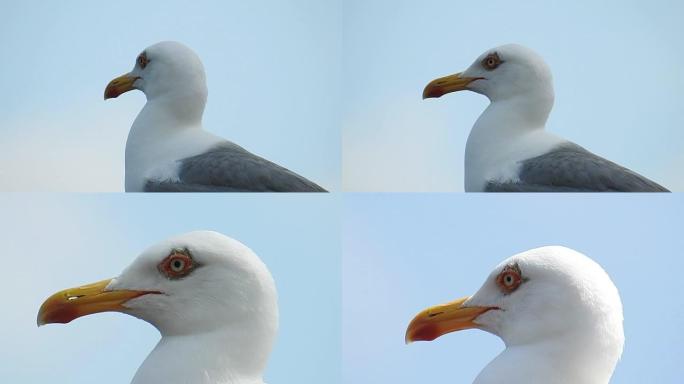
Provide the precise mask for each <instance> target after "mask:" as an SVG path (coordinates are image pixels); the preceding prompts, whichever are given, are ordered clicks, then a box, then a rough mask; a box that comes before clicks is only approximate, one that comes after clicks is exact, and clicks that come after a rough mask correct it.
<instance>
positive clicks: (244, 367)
mask: <svg viewBox="0 0 684 384" xmlns="http://www.w3.org/2000/svg"><path fill="white" fill-rule="evenodd" d="M231 328H232V327H231ZM274 335H275V329H269V330H261V332H256V330H249V329H244V327H242V328H238V329H231V330H227V329H223V330H221V331H213V332H207V333H202V334H190V335H176V336H163V337H162V339H161V340H160V341H159V343H158V344H157V346H156V347H155V348H154V350H153V351H152V352H151V353H150V354H149V356H147V358H146V359H145V361H144V362H143V364H142V365H141V366H140V368H138V371H137V372H136V374H135V377H134V378H133V381H132V382H131V384H158V383H165V384H185V383H194V384H262V383H263V378H262V375H263V371H264V369H265V367H266V363H267V360H268V357H269V355H270V353H271V349H272V344H273V339H274Z"/></svg>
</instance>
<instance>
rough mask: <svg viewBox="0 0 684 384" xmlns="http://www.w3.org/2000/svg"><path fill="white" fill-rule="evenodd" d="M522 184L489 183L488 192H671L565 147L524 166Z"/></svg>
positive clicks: (579, 149)
mask: <svg viewBox="0 0 684 384" xmlns="http://www.w3.org/2000/svg"><path fill="white" fill-rule="evenodd" d="M519 179H520V181H518V182H510V183H506V182H503V183H500V182H490V183H488V184H487V186H486V189H485V190H486V191H487V192H669V191H668V190H667V189H665V188H664V187H663V186H661V185H659V184H657V183H655V182H653V181H651V180H649V179H647V178H645V177H643V176H641V175H639V174H638V173H636V172H633V171H631V170H629V169H627V168H625V167H621V166H620V165H617V164H615V163H613V162H612V161H610V160H606V159H604V158H602V157H600V156H597V155H595V154H593V153H591V152H589V151H587V150H586V149H584V148H582V147H580V146H579V145H577V144H573V143H565V144H562V145H560V146H558V147H556V148H555V149H553V150H551V151H550V152H548V153H546V154H543V155H541V156H537V157H534V158H531V159H528V160H525V161H524V162H523V163H522V167H521V169H520V177H519Z"/></svg>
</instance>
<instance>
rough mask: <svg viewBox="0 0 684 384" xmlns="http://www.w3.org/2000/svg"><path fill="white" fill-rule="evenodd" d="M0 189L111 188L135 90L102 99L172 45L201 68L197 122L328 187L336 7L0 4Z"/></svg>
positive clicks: (134, 108)
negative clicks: (111, 85)
mask: <svg viewBox="0 0 684 384" xmlns="http://www.w3.org/2000/svg"><path fill="white" fill-rule="evenodd" d="M0 14H2V15H3V16H4V17H3V22H2V23H1V25H0V45H2V46H3V50H4V52H5V54H3V61H2V64H1V65H0V68H1V69H2V73H3V76H2V81H3V89H4V92H2V93H0V105H1V106H2V107H0V108H1V109H0V111H1V112H2V113H0V128H1V129H0V142H2V143H3V146H4V147H5V150H3V151H2V152H0V164H4V165H3V166H1V167H0V180H2V181H0V190H1V191H8V190H9V191H27V190H28V191H86V192H87V191H123V167H124V163H123V161H124V147H125V142H126V136H127V135H128V129H129V128H130V126H131V123H132V122H133V120H134V118H135V116H136V115H137V114H138V112H139V111H140V109H141V108H142V106H143V105H144V103H145V97H144V95H143V94H142V93H141V92H130V93H127V94H125V95H123V96H121V97H119V98H118V99H115V100H107V101H106V102H105V101H104V100H103V94H104V88H105V86H106V85H107V83H108V82H109V81H110V80H111V79H113V78H114V77H116V76H119V75H121V74H123V73H126V72H128V71H129V70H131V68H132V67H133V64H134V62H135V58H136V56H137V55H138V53H139V52H141V51H142V50H143V49H144V48H145V47H147V46H149V45H151V44H154V43H156V42H159V41H162V40H177V41H180V42H183V43H185V44H186V45H188V46H190V47H192V48H193V49H194V50H195V51H196V52H197V53H198V55H199V56H200V58H201V59H202V61H203V63H204V66H205V69H206V71H207V78H208V87H209V101H208V104H207V109H206V111H205V114H204V126H205V128H206V129H207V130H209V131H211V132H213V133H215V134H218V135H221V136H223V137H225V138H228V139H230V140H233V141H235V142H236V143H238V144H240V145H242V146H244V147H245V148H247V149H249V150H251V151H253V152H255V153H257V154H259V155H262V156H264V157H266V158H268V159H270V160H272V161H275V162H277V163H279V164H281V165H284V166H286V167H288V168H290V169H292V170H294V171H296V172H298V173H300V174H302V175H304V176H305V177H307V178H310V179H312V180H314V181H316V182H318V183H320V184H321V185H322V186H324V187H326V188H327V189H332V190H334V189H339V186H340V172H341V171H340V162H341V155H340V152H341V149H340V144H339V143H340V129H339V121H340V119H339V113H340V110H339V108H338V105H339V104H340V85H341V78H340V71H341V69H340V68H341V60H340V56H341V51H340V44H341V26H340V22H341V14H340V12H339V6H338V2H336V1H332V2H319V1H315V0H290V1H262V2H240V1H227V2H224V1H194V2H192V3H188V2H185V1H165V2H164V4H163V5H161V4H158V3H156V2H149V3H146V2H139V1H117V2H103V1H99V2H93V1H68V2H60V3H45V2H43V1H35V0H33V1H32V0H29V1H21V2H17V1H13V2H10V1H4V2H2V3H1V4H0Z"/></svg>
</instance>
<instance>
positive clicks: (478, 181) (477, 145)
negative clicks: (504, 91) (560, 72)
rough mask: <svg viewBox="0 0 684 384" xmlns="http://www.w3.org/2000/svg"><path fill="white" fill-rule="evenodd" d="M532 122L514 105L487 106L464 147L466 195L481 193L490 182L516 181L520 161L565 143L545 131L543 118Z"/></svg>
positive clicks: (495, 104)
mask: <svg viewBox="0 0 684 384" xmlns="http://www.w3.org/2000/svg"><path fill="white" fill-rule="evenodd" d="M502 104H503V105H502ZM534 120H535V119H531V118H529V116H526V115H525V114H521V113H519V112H518V111H517V106H516V105H506V104H504V103H492V104H490V106H489V107H488V108H487V109H486V110H485V111H484V112H483V113H482V115H481V116H480V118H479V119H478V120H477V122H476V123H475V125H474V126H473V129H472V130H471V132H470V135H469V136H468V142H467V143H466V151H465V190H466V192H483V191H484V189H485V187H486V185H487V183H488V182H490V181H497V182H506V181H512V182H515V181H517V177H518V172H519V170H520V167H521V162H522V161H523V160H526V159H529V158H532V157H535V156H539V155H542V154H544V153H546V152H548V151H549V150H550V149H551V148H553V147H555V146H557V145H559V144H561V143H563V142H565V141H566V140H564V139H562V138H560V137H558V136H556V135H554V134H551V133H549V132H546V131H545V130H544V123H545V121H546V117H545V116H544V118H543V119H539V121H534Z"/></svg>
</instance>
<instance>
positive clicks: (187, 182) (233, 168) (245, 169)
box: [104, 41, 325, 192]
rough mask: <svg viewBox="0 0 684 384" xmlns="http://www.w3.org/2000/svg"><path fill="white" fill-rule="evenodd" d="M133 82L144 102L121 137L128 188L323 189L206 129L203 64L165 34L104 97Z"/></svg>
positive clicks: (118, 92) (295, 190)
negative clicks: (166, 39)
mask: <svg viewBox="0 0 684 384" xmlns="http://www.w3.org/2000/svg"><path fill="white" fill-rule="evenodd" d="M133 89H139V90H141V91H143V93H145V96H146V97H147V103H146V104H145V106H144V107H143V109H142V111H140V113H139V114H138V117H137V118H136V119H135V121H134V122H133V126H132V127H131V130H130V132H129V134H128V140H127V142H126V191H127V192H325V190H324V189H323V188H321V187H320V186H318V185H317V184H315V183H313V182H311V181H309V180H307V179H305V178H303V177H302V176H299V175H298V174H296V173H294V172H292V171H290V170H288V169H286V168H283V167H281V166H279V165H277V164H274V163H272V162H270V161H268V160H266V159H264V158H262V157H259V156H257V155H255V154H253V153H250V152H248V151H247V150H246V149H244V148H242V147H240V146H239V145H237V144H235V143H232V142H230V141H228V140H225V139H223V138H221V137H218V136H216V135H213V134H211V133H209V132H207V131H205V130H204V129H203V127H202V114H203V113H204V106H205V104H206V102H207V82H206V76H205V74H204V66H203V65H202V62H201V61H200V59H199V57H198V56H197V54H195V52H193V51H192V50H191V49H190V48H188V47H186V46H185V45H183V44H181V43H178V42H173V41H165V42H161V43H157V44H154V45H152V46H150V47H148V48H146V49H145V50H144V51H143V52H142V53H140V54H139V55H138V57H137V59H136V62H135V66H134V67H133V70H132V71H131V72H129V73H127V74H125V75H123V76H120V77H117V78H116V79H114V80H112V81H111V82H110V83H109V84H108V85H107V88H106V89H105V93H104V98H105V100H107V99H110V98H116V97H118V96H119V95H121V94H123V93H125V92H128V91H130V90H133Z"/></svg>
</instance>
